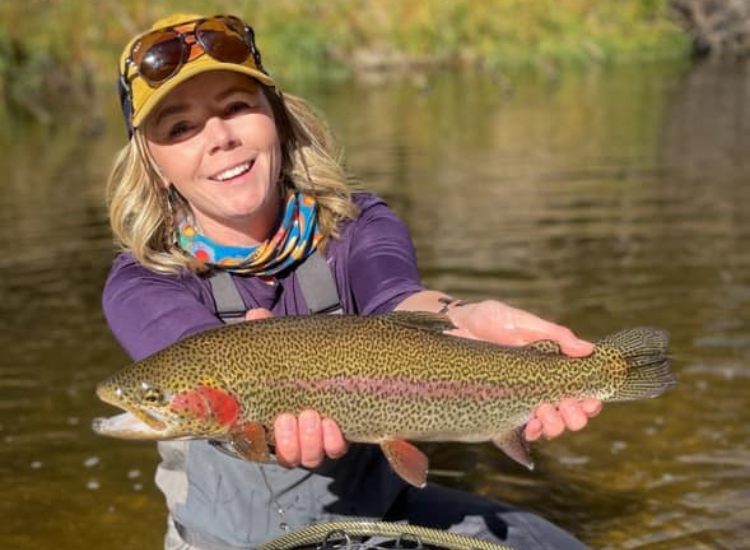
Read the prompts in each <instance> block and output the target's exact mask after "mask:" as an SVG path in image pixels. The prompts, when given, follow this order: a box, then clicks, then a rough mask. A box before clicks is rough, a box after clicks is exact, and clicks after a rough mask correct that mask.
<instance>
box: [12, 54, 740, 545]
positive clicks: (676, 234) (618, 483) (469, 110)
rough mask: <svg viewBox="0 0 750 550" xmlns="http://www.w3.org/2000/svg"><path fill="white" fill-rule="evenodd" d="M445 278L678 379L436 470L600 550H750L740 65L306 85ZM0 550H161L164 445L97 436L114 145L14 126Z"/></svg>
mask: <svg viewBox="0 0 750 550" xmlns="http://www.w3.org/2000/svg"><path fill="white" fill-rule="evenodd" d="M301 90H303V91H304V94H305V95H306V96H307V97H309V98H310V99H311V100H312V101H313V102H314V103H315V104H316V105H317V106H319V107H320V108H321V109H322V110H323V111H324V112H325V113H327V115H328V117H329V119H330V122H331V125H332V128H333V129H334V131H335V133H336V134H337V135H338V136H339V138H340V140H341V141H342V142H343V144H344V145H345V149H346V157H347V159H348V167H349V169H350V171H351V172H353V173H354V174H355V175H356V176H357V177H358V180H359V182H360V186H361V187H364V188H367V189H370V190H373V191H376V192H378V193H380V194H381V195H383V196H384V197H386V198H387V199H388V201H389V203H390V204H391V205H392V206H393V208H394V209H395V210H396V211H397V212H398V213H399V214H400V215H401V216H402V217H403V219H404V220H405V222H406V223H407V224H408V226H409V228H410V229H411V231H412V233H413V237H414V241H415V244H416V247H417V250H418V255H419V260H420V266H421V273H422V275H423V277H424V280H425V282H426V283H427V284H428V285H430V286H431V287H435V288H440V289H443V290H446V291H448V292H450V293H452V294H454V295H456V296H461V297H464V298H467V299H480V298H484V297H497V298H500V299H502V300H505V301H507V302H509V303H511V304H513V305H516V306H518V307H523V308H526V309H529V310H532V311H534V312H536V313H538V314H539V315H542V316H544V317H547V318H550V319H553V320H556V321H558V322H560V323H563V324H565V325H567V326H569V327H571V328H572V329H573V330H575V331H576V332H577V333H578V334H580V335H581V336H583V337H586V338H589V339H596V338H598V337H601V336H604V335H605V334H607V333H610V332H613V331H616V330H618V329H621V328H625V327H629V326H636V325H652V326H658V327H663V328H666V329H668V330H669V331H670V333H671V335H672V355H673V360H674V361H673V362H674V368H675V371H676V372H677V374H678V377H679V380H680V386H679V388H678V389H677V390H675V391H673V392H671V393H669V394H667V395H665V396H663V397H661V398H659V399H657V400H653V401H649V402H638V403H626V404H612V405H608V406H606V407H605V409H604V411H603V412H602V414H601V415H600V416H599V417H598V418H596V419H595V420H594V421H592V423H591V425H590V427H589V428H587V429H586V430H585V431H583V432H581V433H578V434H567V435H565V436H564V437H562V438H559V439H557V440H554V441H550V442H543V443H539V444H536V445H535V446H534V455H535V459H536V462H537V469H536V470H535V471H534V472H526V471H524V470H522V469H521V468H520V467H518V466H517V465H515V464H513V463H511V462H510V461H509V460H508V459H506V458H505V457H504V456H503V455H502V453H501V452H499V451H498V450H496V449H495V448H493V447H492V446H490V445H437V444H436V445H431V446H427V447H426V450H427V451H428V453H429V455H430V457H431V460H432V466H433V470H434V479H435V480H436V481H439V482H442V483H447V484H450V485H454V486H458V487H464V488H468V489H471V490H474V491H477V492H481V493H483V494H487V495H491V496H495V497H498V498H502V499H506V500H509V501H512V502H514V503H516V504H518V505H520V506H523V507H526V508H529V509H532V510H535V511H537V512H538V513H540V514H542V515H544V516H546V517H548V518H550V519H551V520H553V521H555V522H557V523H559V524H561V525H563V526H564V527H566V528H567V529H569V530H571V531H572V532H574V533H575V534H576V535H578V536H579V537H580V538H582V539H583V540H584V541H586V542H587V543H589V544H590V545H591V546H593V547H595V548H602V549H622V550H631V549H649V550H675V549H688V548H696V549H698V548H700V549H703V548H717V549H722V550H724V549H730V550H741V549H750V407H749V406H748V405H749V400H750V399H749V398H748V396H749V395H750V307H748V306H750V249H749V248H748V246H747V240H748V238H750V221H748V220H750V215H748V207H747V205H748V203H749V201H750V187H749V186H748V185H747V182H748V179H750V151H749V150H748V148H747V145H746V144H747V137H748V134H749V133H750V108H748V105H750V68H746V67H743V66H740V65H732V66H726V65H725V66H711V65H703V66H698V67H692V68H691V67H683V66H673V65H668V66H654V65H652V66H646V67H620V68H611V69H606V68H599V69H595V70H591V71H586V72H585V73H576V74H563V75H560V76H558V77H556V78H551V77H539V76H537V77H529V78H520V77H519V78H516V79H508V78H500V77H490V76H486V75H485V76H466V75H440V76H434V77H419V78H409V79H398V78H397V79H394V78H391V79H387V80H384V81H382V80H378V79H369V80H367V81H358V82H352V83H347V84H335V85H333V84H310V83H308V84H306V85H304V86H301ZM0 122H1V123H0V170H1V171H2V174H3V176H4V178H3V179H4V181H3V182H2V184H0V185H1V186H2V187H1V189H2V193H0V247H1V249H2V254H1V255H0V299H1V303H2V307H0V324H1V325H2V330H1V331H0V348H1V349H2V351H3V353H2V355H1V356H0V518H2V519H1V520H0V547H1V548H8V549H11V548H13V549H15V550H26V549H28V550H31V549H34V550H36V549H39V548H65V549H70V550H79V549H89V548H108V549H112V550H114V549H117V550H126V549H127V550H131V549H132V550H135V549H141V548H157V547H159V544H160V538H161V536H162V532H163V527H162V526H163V522H164V506H163V502H162V499H161V496H160V494H159V493H158V492H157V491H156V490H155V488H154V485H153V481H152V476H153V471H154V467H155V464H156V453H155V449H154V446H153V445H152V444H148V443H135V442H121V441H116V440H110V439H103V438H98V437H96V436H94V435H93V434H92V433H91V430H90V428H89V426H90V421H91V419H92V418H93V417H95V416H97V415H101V414H110V413H111V412H113V411H112V409H111V408H108V407H106V406H105V405H103V404H100V403H98V402H97V400H96V398H95V396H94V395H93V389H94V385H95V383H96V382H97V381H99V380H100V379H102V378H104V377H105V376H106V375H107V374H109V373H111V372H112V371H114V370H115V369H117V368H119V367H120V366H122V365H123V364H125V362H126V357H125V356H124V354H123V353H122V352H121V351H120V349H119V348H118V346H117V344H116V342H115V341H114V340H113V338H112V337H111V336H110V335H109V333H108V331H107V328H106V326H105V324H104V321H103V318H102V313H101V310H100V304H99V297H100V292H101V287H102V284H103V281H104V278H105V276H106V273H107V270H108V266H109V263H110V261H111V258H112V255H113V249H112V244H111V238H110V234H109V230H108V227H107V222H106V213H105V210H104V208H103V193H102V190H103V182H104V179H105V177H106V173H107V171H108V168H109V165H110V159H111V156H112V154H113V152H114V151H115V150H116V149H117V147H119V146H120V145H122V143H123V139H124V135H123V131H122V130H121V128H120V126H118V122H119V121H118V120H117V119H116V118H115V114H114V113H112V114H111V115H110V116H109V118H108V119H107V125H106V130H105V132H104V133H103V134H102V135H97V136H92V135H91V133H90V132H89V131H87V130H86V127H82V126H81V125H78V124H75V123H72V122H67V123H65V124H61V125H59V126H56V127H53V128H41V127H38V126H35V125H33V124H30V123H24V122H22V121H19V120H18V119H17V117H11V116H6V117H5V118H4V119H3V120H2V121H0Z"/></svg>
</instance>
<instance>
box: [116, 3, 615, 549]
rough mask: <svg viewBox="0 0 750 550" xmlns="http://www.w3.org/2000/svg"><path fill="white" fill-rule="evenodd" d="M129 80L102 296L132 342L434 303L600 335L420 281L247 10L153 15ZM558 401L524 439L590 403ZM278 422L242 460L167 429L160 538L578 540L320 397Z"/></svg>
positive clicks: (534, 332)
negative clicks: (438, 530) (423, 482)
mask: <svg viewBox="0 0 750 550" xmlns="http://www.w3.org/2000/svg"><path fill="white" fill-rule="evenodd" d="M120 92H121V100H122V107H123V113H124V116H125V122H126V125H127V128H128V132H129V135H130V139H129V142H128V144H127V146H126V147H125V148H124V149H123V150H122V151H121V152H120V154H119V155H118V157H117V158H116V161H115V165H114V169H113V171H112V175H111V177H110V181H109V188H108V203H109V209H110V218H111V224H112V228H113V230H114V233H115V235H116V237H117V239H118V240H119V242H120V244H121V246H122V248H123V253H122V254H120V256H119V257H118V258H117V259H116V260H115V262H114V265H113V267H112V271H111V273H110V275H109V278H108V280H107V284H106V287H105V289H104V296H103V305H104V310H105V314H106V317H107V321H108V323H109V325H110V327H111V329H112V331H113V332H114V334H115V336H116V337H117V339H118V340H119V342H120V343H121V344H122V346H123V347H124V348H125V350H126V351H127V352H128V353H129V354H130V356H131V357H132V358H133V359H136V360H137V359H140V358H143V357H145V356H147V355H150V354H151V353H154V352H156V351H158V350H160V349H162V348H164V347H166V346H168V345H170V344H172V343H174V342H176V341H178V340H180V339H181V338H184V337H186V336H188V335H191V334H195V333H197V332H200V331H203V330H205V329H207V328H209V327H213V326H216V325H219V324H221V323H222V322H231V321H232V320H236V319H232V317H233V316H234V317H239V318H240V319H239V320H241V321H245V320H247V321H251V320H255V319H261V318H263V317H268V316H271V315H290V314H307V313H311V312H320V311H323V312H325V311H329V310H332V309H336V310H340V311H343V312H345V313H352V314H363V315H367V314H374V313H382V312H387V311H391V310H397V309H398V310H425V311H440V312H443V313H446V314H447V315H448V316H449V317H450V318H451V320H452V321H453V323H454V324H455V325H456V327H458V328H457V330H456V331H455V332H456V333H457V334H458V335H460V336H464V337H469V338H479V339H485V340H490V341H494V342H498V343H503V344H508V345H522V344H526V343H529V342H532V341H535V340H539V339H545V338H546V339H554V340H556V341H558V342H559V343H560V346H561V348H562V349H563V351H564V352H565V353H567V354H569V355H573V356H583V355H586V354H588V353H590V351H591V349H592V347H591V344H589V343H587V342H584V341H581V340H578V339H577V338H576V337H575V336H574V335H573V334H572V333H571V332H570V331H569V330H567V329H565V328H563V327H560V326H558V325H555V324H552V323H548V322H546V321H543V320H541V319H539V318H538V317H535V316H534V315H532V314H530V313H525V312H523V311H520V310H517V309H514V308H511V307H509V306H507V305H504V304H502V303H500V302H497V301H492V300H489V301H483V302H478V303H472V304H464V303H462V302H460V301H457V300H454V299H453V298H450V297H448V296H446V295H445V294H443V293H441V292H438V291H434V290H428V289H425V288H424V287H423V286H422V285H421V283H420V281H419V277H418V273H417V267H416V260H415V254H414V250H413V247H412V243H411V240H410V238H409V235H408V233H407V231H406V229H405V227H404V225H403V224H402V223H401V222H400V221H399V220H398V218H397V217H396V216H395V215H394V214H393V212H392V211H391V210H389V209H388V207H387V206H386V205H385V204H384V203H383V201H382V200H380V199H379V198H377V197H375V196H373V195H369V194H365V193H352V192H351V191H350V189H349V187H348V186H347V182H346V178H345V175H344V173H343V171H342V168H341V166H340V164H339V163H338V162H337V159H336V153H335V150H334V148H333V145H332V142H331V139H330V137H329V135H328V133H327V131H326V128H325V126H324V125H323V123H322V122H321V120H320V119H318V118H317V117H316V116H315V115H314V114H313V112H312V110H311V109H310V108H309V107H308V105H307V104H306V103H305V102H304V101H302V100H301V99H299V98H296V97H294V96H291V95H288V94H282V93H281V91H280V90H279V89H278V87H276V85H275V83H274V81H273V80H272V78H271V77H270V76H269V75H268V74H267V73H266V72H265V71H264V69H263V67H262V64H261V58H260V53H259V52H258V51H257V49H256V47H255V43H254V35H253V32H252V30H251V29H250V27H248V26H246V25H245V24H244V23H243V22H242V21H240V20H239V19H237V18H234V17H230V16H217V17H209V18H201V17H199V16H196V15H182V14H179V15H174V16H171V17H168V18H166V19H163V20H160V21H158V22H157V23H156V24H155V25H154V26H153V27H152V28H151V30H149V31H147V32H145V33H143V34H141V35H138V36H136V37H135V38H134V39H133V40H132V41H131V42H130V43H129V44H128V45H127V46H126V48H125V50H124V52H123V55H122V58H121V62H120ZM310 266H313V267H312V268H311V267H310ZM228 274H231V276H228ZM331 292H332V294H333V299H332V300H331V299H330V298H326V299H323V300H322V301H321V296H324V295H326V293H328V296H330V294H331ZM232 310H234V311H232ZM238 310H239V313H238ZM556 405H557V406H554V405H552V404H545V405H542V406H540V407H539V408H538V410H537V411H536V415H535V418H533V419H532V420H531V421H530V422H529V423H528V425H527V426H526V429H525V436H526V438H527V439H528V440H529V441H534V440H536V439H539V438H540V437H547V438H551V437H556V436H558V435H560V434H561V433H562V432H563V431H564V430H565V429H566V428H567V429H570V430H580V429H582V428H583V427H584V426H585V425H586V423H587V421H588V419H589V418H590V417H592V416H594V415H595V414H597V413H598V412H599V409H600V407H601V403H600V402H599V401H596V400H590V401H583V402H580V403H579V402H576V401H574V400H566V401H564V402H562V403H559V404H556ZM274 433H275V454H276V459H277V462H278V465H276V464H272V465H264V466H259V465H257V464H254V463H249V462H244V461H241V460H237V459H235V458H233V457H230V456H226V455H225V454H223V453H222V452H220V451H219V450H217V449H216V448H214V447H213V446H212V445H210V444H209V443H208V442H202V441H199V442H189V443H187V442H170V443H162V444H160V445H159V450H160V453H161V455H162V462H161V464H160V466H159V469H158V472H157V476H156V481H157V484H158V485H159V487H160V488H161V489H162V490H163V491H164V493H165V496H166V499H167V505H168V508H169V512H170V515H169V522H168V532H167V537H166V540H165V548H170V549H176V548H203V549H214V548H221V549H223V548H248V547H254V546H257V545H259V544H261V543H264V542H267V541H268V540H271V539H273V538H275V537H276V536H279V535H280V534H282V533H283V532H284V530H285V529H289V528H299V527H302V526H304V525H306V524H310V523H314V522H322V521H330V520H333V519H342V518H351V517H370V518H387V519H391V520H407V521H411V522H414V523H418V524H426V525H432V526H436V527H442V528H446V529H447V528H450V529H452V530H454V531H458V532H463V533H465V534H472V535H475V536H479V537H483V538H487V539H489V540H495V541H497V542H503V543H507V544H510V545H513V546H516V547H518V548H519V549H525V548H546V547H550V548H558V549H559V548H582V547H583V546H582V545H581V544H580V543H579V542H578V541H576V540H575V539H573V538H572V537H571V536H570V535H568V534H567V533H565V532H563V531H561V530H560V529H558V528H556V527H554V526H553V525H551V524H549V523H547V522H545V521H544V520H542V519H541V518H538V517H536V516H534V515H532V514H527V513H523V512H520V511H518V510H514V509H512V508H510V507H508V506H505V505H502V504H500V503H497V502H494V501H490V500H487V499H482V498H479V497H475V496H473V495H469V494H466V493H461V492H458V491H449V490H447V489H443V488H440V487H439V486H435V485H433V484H429V485H428V487H427V488H426V489H423V490H416V489H413V488H410V487H407V486H405V484H404V483H403V482H402V481H401V480H400V479H399V478H397V477H396V476H395V475H394V474H393V473H392V472H391V470H390V468H389V467H388V465H387V464H386V463H385V461H384V459H383V456H382V454H381V453H380V451H379V450H378V449H377V448H375V447H374V446H368V445H352V446H351V448H350V447H349V445H348V444H347V442H346V441H345V440H344V438H343V436H342V434H341V431H340V430H339V428H338V426H337V424H336V422H335V421H334V420H332V419H329V418H321V417H320V416H319V415H318V414H317V413H316V412H315V411H304V412H303V413H301V414H300V415H299V416H298V417H297V416H293V415H291V414H282V415H280V416H279V417H278V418H277V419H276V421H275V424H274Z"/></svg>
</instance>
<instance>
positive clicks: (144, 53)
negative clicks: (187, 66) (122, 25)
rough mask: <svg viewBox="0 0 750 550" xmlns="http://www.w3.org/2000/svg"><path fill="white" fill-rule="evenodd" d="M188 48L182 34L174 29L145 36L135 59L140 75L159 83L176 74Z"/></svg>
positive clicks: (151, 81)
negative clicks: (181, 37) (181, 36)
mask: <svg viewBox="0 0 750 550" xmlns="http://www.w3.org/2000/svg"><path fill="white" fill-rule="evenodd" d="M185 54H186V48H185V45H184V42H183V41H182V40H181V39H180V35H179V34H178V33H176V32H174V31H169V32H161V33H158V34H156V33H155V34H153V35H149V36H146V37H144V38H143V39H142V40H141V44H140V45H139V46H138V48H137V50H136V49H135V48H134V53H133V61H134V62H135V64H136V66H137V67H138V72H139V73H140V75H141V76H142V77H143V78H144V79H146V80H147V81H149V82H150V83H151V84H159V83H161V82H164V81H165V80H166V79H168V78H169V77H171V76H172V75H174V74H175V73H176V72H177V70H178V69H179V68H180V66H181V65H182V64H183V63H184V59H185Z"/></svg>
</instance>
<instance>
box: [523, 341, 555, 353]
mask: <svg viewBox="0 0 750 550" xmlns="http://www.w3.org/2000/svg"><path fill="white" fill-rule="evenodd" d="M524 347H526V348H528V349H530V350H533V351H535V352H537V353H544V354H545V355H562V350H561V349H560V344H558V343H557V342H555V341H554V340H538V341H536V342H532V343H531V344H527V345H526V346H524Z"/></svg>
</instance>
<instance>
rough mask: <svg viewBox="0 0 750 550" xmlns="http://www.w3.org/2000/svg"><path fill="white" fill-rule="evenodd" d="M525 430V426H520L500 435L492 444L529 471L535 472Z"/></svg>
mask: <svg viewBox="0 0 750 550" xmlns="http://www.w3.org/2000/svg"><path fill="white" fill-rule="evenodd" d="M523 429H524V426H520V427H518V428H516V429H514V430H510V431H509V432H505V433H502V434H499V435H497V436H496V437H494V438H493V439H492V442H493V443H494V444H495V445H497V446H498V447H500V449H502V451H503V452H504V453H505V454H506V455H508V456H509V457H510V458H512V459H513V460H515V461H516V462H518V463H519V464H523V465H524V466H526V467H527V468H528V469H529V470H533V469H534V461H533V460H532V459H531V455H530V454H529V444H528V442H527V441H526V438H525V437H524V436H523Z"/></svg>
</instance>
